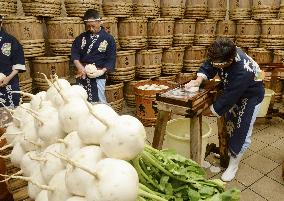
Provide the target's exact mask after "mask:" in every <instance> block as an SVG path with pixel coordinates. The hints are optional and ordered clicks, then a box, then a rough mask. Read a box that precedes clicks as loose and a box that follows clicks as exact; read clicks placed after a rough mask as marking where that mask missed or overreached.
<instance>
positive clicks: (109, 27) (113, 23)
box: [102, 17, 120, 49]
mask: <svg viewBox="0 0 284 201" xmlns="http://www.w3.org/2000/svg"><path fill="white" fill-rule="evenodd" d="M102 23H103V27H104V28H105V31H106V32H108V33H109V34H111V35H112V36H113V37H114V40H115V43H116V49H120V46H119V42H118V28H117V19H116V18H115V17H102Z"/></svg>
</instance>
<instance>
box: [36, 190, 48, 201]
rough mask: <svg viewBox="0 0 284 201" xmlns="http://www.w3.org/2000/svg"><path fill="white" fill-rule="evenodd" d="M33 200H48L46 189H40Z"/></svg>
mask: <svg viewBox="0 0 284 201" xmlns="http://www.w3.org/2000/svg"><path fill="white" fill-rule="evenodd" d="M35 201H49V200H48V196H47V191H46V190H42V191H40V193H39V194H38V195H37V196H36V199H35Z"/></svg>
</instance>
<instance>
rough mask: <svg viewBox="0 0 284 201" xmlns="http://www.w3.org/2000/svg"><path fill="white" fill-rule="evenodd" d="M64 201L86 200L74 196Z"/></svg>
mask: <svg viewBox="0 0 284 201" xmlns="http://www.w3.org/2000/svg"><path fill="white" fill-rule="evenodd" d="M66 201H87V200H86V198H84V197H79V196H74V197H71V198H69V199H68V200H66Z"/></svg>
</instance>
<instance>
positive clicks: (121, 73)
mask: <svg viewBox="0 0 284 201" xmlns="http://www.w3.org/2000/svg"><path fill="white" fill-rule="evenodd" d="M115 66H116V67H115V72H111V73H109V74H108V75H109V79H110V80H111V81H112V82H114V83H117V82H128V81H131V80H134V78H135V69H136V66H135V51H134V50H127V51H117V53H116V65H115Z"/></svg>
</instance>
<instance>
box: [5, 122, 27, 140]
mask: <svg viewBox="0 0 284 201" xmlns="http://www.w3.org/2000/svg"><path fill="white" fill-rule="evenodd" d="M21 134H23V131H21V130H20V129H19V128H18V127H17V126H16V125H15V124H14V123H11V124H9V126H8V127H7V128H6V131H5V133H4V134H3V136H2V137H3V138H5V139H6V141H7V144H11V143H12V142H13V140H14V139H15V138H16V137H17V136H19V135H21ZM1 139H2V138H1Z"/></svg>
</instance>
